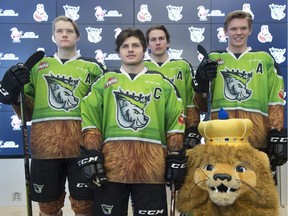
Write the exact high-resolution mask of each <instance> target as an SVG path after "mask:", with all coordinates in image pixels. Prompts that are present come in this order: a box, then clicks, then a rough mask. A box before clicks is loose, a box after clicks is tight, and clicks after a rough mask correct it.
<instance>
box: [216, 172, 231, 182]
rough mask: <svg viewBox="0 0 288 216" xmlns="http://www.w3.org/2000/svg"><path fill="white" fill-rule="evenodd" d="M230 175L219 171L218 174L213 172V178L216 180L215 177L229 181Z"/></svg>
mask: <svg viewBox="0 0 288 216" xmlns="http://www.w3.org/2000/svg"><path fill="white" fill-rule="evenodd" d="M231 178H232V177H231V176H230V175H227V174H221V173H219V174H215V175H214V176H213V179H214V180H215V181H216V180H217V179H220V180H221V181H224V180H225V179H226V180H227V181H228V182H229V181H231Z"/></svg>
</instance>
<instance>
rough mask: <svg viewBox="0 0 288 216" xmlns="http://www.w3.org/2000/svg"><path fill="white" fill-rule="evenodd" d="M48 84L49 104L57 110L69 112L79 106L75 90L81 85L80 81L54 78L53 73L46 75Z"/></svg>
mask: <svg viewBox="0 0 288 216" xmlns="http://www.w3.org/2000/svg"><path fill="white" fill-rule="evenodd" d="M44 78H45V80H46V82H47V84H48V89H49V90H48V98H49V104H50V106H52V107H53V108H55V109H64V110H65V111H69V110H71V109H74V108H76V107H77V106H78V104H79V101H80V100H79V98H78V97H76V96H75V95H74V93H73V92H74V90H75V89H76V87H77V86H78V84H79V79H77V80H76V79H73V78H72V77H68V78H66V77H64V76H61V77H60V76H59V75H58V76H54V75H53V74H52V73H51V74H50V76H49V75H44Z"/></svg>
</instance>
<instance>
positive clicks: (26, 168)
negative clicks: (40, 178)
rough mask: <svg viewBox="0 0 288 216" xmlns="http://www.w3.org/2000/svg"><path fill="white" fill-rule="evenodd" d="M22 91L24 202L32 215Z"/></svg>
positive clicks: (21, 95)
mask: <svg viewBox="0 0 288 216" xmlns="http://www.w3.org/2000/svg"><path fill="white" fill-rule="evenodd" d="M23 99H24V93H23V90H22V91H21V92H20V108H21V118H22V119H21V120H22V137H23V151H24V171H25V185H26V204H27V215H28V216H32V215H33V213H32V200H31V190H30V170H29V145H28V130H27V122H26V110H25V105H24V101H23Z"/></svg>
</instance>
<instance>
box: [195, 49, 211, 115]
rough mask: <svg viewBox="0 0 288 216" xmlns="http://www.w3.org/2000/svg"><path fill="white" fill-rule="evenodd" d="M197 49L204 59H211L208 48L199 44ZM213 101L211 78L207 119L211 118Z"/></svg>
mask: <svg viewBox="0 0 288 216" xmlns="http://www.w3.org/2000/svg"><path fill="white" fill-rule="evenodd" d="M197 50H198V52H199V53H201V54H202V55H203V57H204V59H209V55H208V52H207V50H206V49H205V48H204V47H203V46H202V45H201V44H198V45H197ZM211 103H212V80H209V90H208V100H207V115H208V116H207V119H208V120H211Z"/></svg>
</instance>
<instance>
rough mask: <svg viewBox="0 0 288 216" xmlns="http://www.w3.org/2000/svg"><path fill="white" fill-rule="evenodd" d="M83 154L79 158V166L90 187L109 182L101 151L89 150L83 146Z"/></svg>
mask: <svg viewBox="0 0 288 216" xmlns="http://www.w3.org/2000/svg"><path fill="white" fill-rule="evenodd" d="M80 148H81V156H80V157H78V158H77V161H78V166H79V167H80V168H81V172H82V175H83V177H84V179H85V181H86V184H87V186H88V187H91V188H95V187H97V186H101V185H102V184H105V183H106V182H107V177H106V172H105V168H104V156H103V154H102V152H101V151H98V150H95V149H90V150H87V149H86V148H85V147H84V146H81V147H80Z"/></svg>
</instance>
